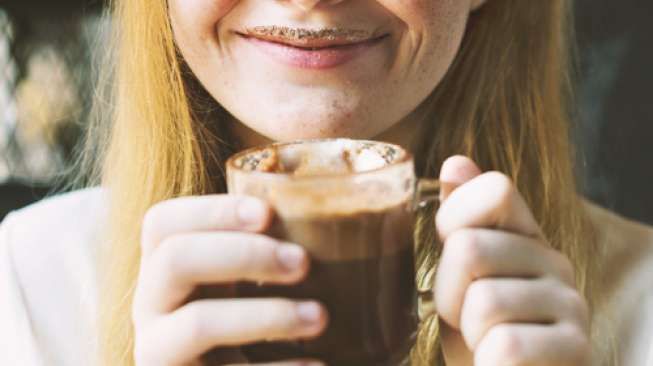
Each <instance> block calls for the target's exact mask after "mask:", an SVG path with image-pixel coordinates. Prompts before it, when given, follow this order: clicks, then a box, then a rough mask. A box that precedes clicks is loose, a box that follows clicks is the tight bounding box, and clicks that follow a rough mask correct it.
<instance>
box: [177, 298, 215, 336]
mask: <svg viewBox="0 0 653 366" xmlns="http://www.w3.org/2000/svg"><path fill="white" fill-rule="evenodd" d="M177 311H178V316H179V318H180V319H179V320H180V324H179V328H180V332H181V333H180V334H181V336H182V338H183V339H184V340H185V342H184V343H186V344H192V343H193V342H198V341H202V340H204V339H206V338H208V336H209V331H208V329H207V324H208V322H207V321H206V319H204V315H203V314H204V311H203V308H202V306H201V304H200V303H198V302H191V303H189V304H187V305H184V306H183V307H182V308H180V309H178V310H177Z"/></svg>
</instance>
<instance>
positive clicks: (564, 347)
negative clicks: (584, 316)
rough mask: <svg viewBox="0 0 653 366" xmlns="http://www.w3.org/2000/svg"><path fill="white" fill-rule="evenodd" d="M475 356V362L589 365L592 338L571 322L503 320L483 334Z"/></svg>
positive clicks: (497, 365)
mask: <svg viewBox="0 0 653 366" xmlns="http://www.w3.org/2000/svg"><path fill="white" fill-rule="evenodd" d="M474 360H475V362H474V365H475V366H503V365H529V366H551V365H556V366H587V365H589V364H590V342H589V340H588V337H587V335H586V334H585V333H584V332H583V331H582V330H581V329H579V328H578V327H577V326H575V325H572V324H569V323H558V324H553V325H537V324H501V325H497V326H495V327H493V328H492V329H491V330H490V331H489V332H488V333H487V335H486V336H485V337H484V338H483V340H482V341H481V343H480V344H479V345H478V347H477V348H476V350H475V352H474Z"/></svg>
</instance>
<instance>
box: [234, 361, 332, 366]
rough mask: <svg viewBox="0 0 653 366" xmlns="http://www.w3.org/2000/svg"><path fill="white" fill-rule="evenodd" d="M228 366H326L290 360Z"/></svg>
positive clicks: (315, 362) (317, 362)
mask: <svg viewBox="0 0 653 366" xmlns="http://www.w3.org/2000/svg"><path fill="white" fill-rule="evenodd" d="M227 366H325V364H324V363H322V362H320V361H317V360H309V359H304V360H290V361H281V362H273V363H247V364H245V363H239V364H229V365H227Z"/></svg>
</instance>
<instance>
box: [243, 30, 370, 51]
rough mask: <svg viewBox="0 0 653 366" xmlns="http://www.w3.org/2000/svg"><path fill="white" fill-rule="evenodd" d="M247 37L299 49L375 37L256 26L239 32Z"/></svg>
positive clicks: (362, 32) (361, 33)
mask: <svg viewBox="0 0 653 366" xmlns="http://www.w3.org/2000/svg"><path fill="white" fill-rule="evenodd" d="M238 33H239V34H240V35H243V36H246V37H254V38H257V39H261V40H264V41H271V42H276V43H283V44H286V45H289V46H293V47H299V48H326V47H337V46H346V45H352V44H356V43H362V42H366V41H370V40H373V39H376V38H379V37H375V36H374V35H373V34H372V33H371V32H368V31H365V30H360V29H348V28H319V29H308V28H293V27H286V26H277V25H272V26H256V27H249V28H246V29H245V31H244V32H238Z"/></svg>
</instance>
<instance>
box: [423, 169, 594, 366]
mask: <svg viewBox="0 0 653 366" xmlns="http://www.w3.org/2000/svg"><path fill="white" fill-rule="evenodd" d="M440 179H441V181H442V182H443V192H442V198H443V202H442V205H441V207H440V210H439V212H438V214H437V217H436V224H437V228H438V234H439V236H440V238H441V240H442V242H443V243H444V248H443V252H442V257H441V260H440V264H439V267H438V271H437V276H436V283H435V290H434V297H435V304H436V309H437V312H438V315H439V317H440V324H441V334H442V347H443V351H444V355H445V359H446V361H447V362H446V364H447V365H448V366H467V365H470V366H471V365H475V366H504V365H512V366H516V365H529V366H535V365H538V366H545V365H546V366H553V365H555V366H564V365H569V366H572V365H573V366H581V365H589V362H590V361H589V359H590V347H589V344H590V343H589V340H588V339H589V337H588V332H589V330H588V328H589V326H588V323H589V320H588V308H587V305H586V302H585V301H584V299H583V297H582V296H581V295H580V294H579V293H578V291H577V290H576V288H575V284H574V271H573V267H572V265H571V263H570V261H569V260H568V259H567V258H566V257H565V256H563V255H562V254H561V253H559V252H557V251H555V250H553V249H552V248H550V246H549V245H548V244H547V243H546V241H545V239H544V238H543V234H542V232H541V230H540V228H539V226H538V225H537V223H536V221H535V219H534V218H533V216H532V214H531V212H530V210H529V208H528V207H527V205H526V203H525V201H524V200H523V198H522V197H521V195H520V194H519V192H518V191H517V190H516V189H515V187H514V186H513V184H512V182H511V181H510V179H509V178H507V177H506V176H505V175H503V174H500V173H497V172H490V173H485V174H481V172H480V170H479V168H478V167H477V166H476V165H475V164H474V163H473V162H472V161H471V160H469V159H467V158H465V157H460V156H456V157H453V158H450V159H448V160H447V161H446V162H445V163H444V165H443V166H442V170H441V174H440Z"/></svg>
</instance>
